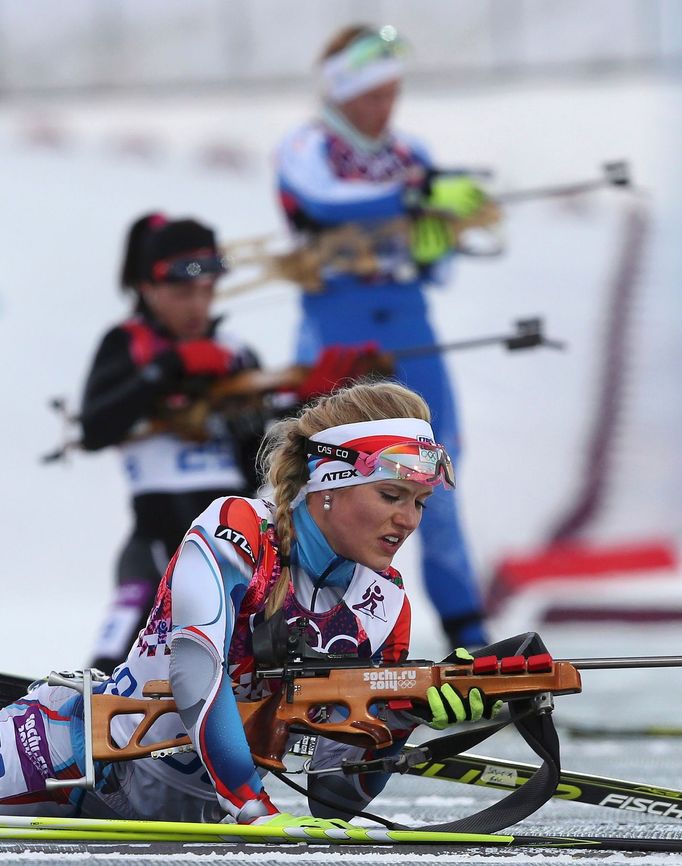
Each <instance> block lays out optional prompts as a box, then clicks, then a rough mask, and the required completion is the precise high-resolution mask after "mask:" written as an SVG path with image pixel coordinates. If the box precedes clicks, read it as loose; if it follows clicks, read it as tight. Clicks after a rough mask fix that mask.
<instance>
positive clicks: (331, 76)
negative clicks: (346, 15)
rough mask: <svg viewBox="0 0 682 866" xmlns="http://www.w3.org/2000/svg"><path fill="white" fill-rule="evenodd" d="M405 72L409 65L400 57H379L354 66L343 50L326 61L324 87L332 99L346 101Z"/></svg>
mask: <svg viewBox="0 0 682 866" xmlns="http://www.w3.org/2000/svg"><path fill="white" fill-rule="evenodd" d="M404 73H405V64H404V62H403V61H402V60H401V59H400V58H398V57H378V58H376V59H375V60H372V61H370V62H368V63H365V64H363V65H362V66H359V67H358V66H351V64H350V63H349V60H348V56H347V55H346V54H345V53H344V52H343V51H342V52H341V53H340V54H335V55H334V56H333V57H330V58H329V59H328V60H325V62H324V63H323V64H322V80H323V84H322V89H323V93H324V96H325V98H326V99H327V100H329V102H333V103H340V102H346V101H348V100H349V99H353V98H354V97H355V96H359V95H360V94H361V93H366V92H367V91H368V90H373V89H374V88H375V87H380V86H381V85H382V84H387V83H388V82H389V81H397V80H399V79H401V78H402V77H403V75H404Z"/></svg>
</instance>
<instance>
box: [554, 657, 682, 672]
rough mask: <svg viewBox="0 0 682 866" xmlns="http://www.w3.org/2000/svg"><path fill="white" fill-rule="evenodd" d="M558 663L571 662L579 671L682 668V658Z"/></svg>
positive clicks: (602, 659)
mask: <svg viewBox="0 0 682 866" xmlns="http://www.w3.org/2000/svg"><path fill="white" fill-rule="evenodd" d="M556 661H566V662H570V663H571V664H572V665H573V666H574V667H576V668H578V670H611V669H615V668H679V667H682V656H625V657H620V658H592V659H556Z"/></svg>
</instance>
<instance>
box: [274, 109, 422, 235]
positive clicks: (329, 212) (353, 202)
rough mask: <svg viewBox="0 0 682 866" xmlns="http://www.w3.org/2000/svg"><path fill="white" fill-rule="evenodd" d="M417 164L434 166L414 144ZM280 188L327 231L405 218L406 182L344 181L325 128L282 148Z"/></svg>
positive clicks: (304, 130)
mask: <svg viewBox="0 0 682 866" xmlns="http://www.w3.org/2000/svg"><path fill="white" fill-rule="evenodd" d="M409 147H410V151H411V154H412V158H413V161H414V163H416V164H419V165H422V166H424V167H427V166H428V165H429V164H430V160H429V158H428V156H427V154H426V152H425V150H424V149H423V148H422V147H421V146H420V145H419V144H418V143H416V142H410V143H409ZM277 163H278V171H277V183H278V186H279V191H280V195H281V197H282V200H283V202H284V203H285V208H286V206H287V201H289V202H292V203H293V204H294V205H295V207H296V208H298V209H299V210H301V211H303V213H305V215H306V216H307V217H309V218H310V219H311V220H313V221H314V222H316V223H320V224H321V225H338V224H340V223H346V222H371V221H374V220H386V219H391V218H393V217H396V216H400V215H401V214H404V213H405V205H404V203H403V197H404V190H405V177H404V172H403V173H402V174H398V173H396V174H395V176H394V177H393V178H390V179H386V180H382V181H380V182H377V181H375V180H369V179H368V180H364V179H362V178H346V177H341V176H339V175H338V174H337V173H336V172H335V170H334V167H333V165H332V164H331V160H330V159H329V154H328V149H327V142H326V136H325V132H324V128H323V127H322V126H321V125H320V124H309V125H307V126H304V127H301V128H300V129H297V130H295V131H294V132H293V133H291V134H290V135H289V136H288V137H287V138H285V139H284V141H283V142H282V144H281V146H280V148H279V151H278V155H277Z"/></svg>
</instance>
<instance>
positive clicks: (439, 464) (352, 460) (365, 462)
mask: <svg viewBox="0 0 682 866" xmlns="http://www.w3.org/2000/svg"><path fill="white" fill-rule="evenodd" d="M307 447H308V455H309V456H310V457H312V458H313V459H315V458H318V459H319V458H326V459H327V460H340V461H342V462H343V463H348V464H350V465H351V466H352V467H353V469H354V470H355V472H357V473H359V474H360V475H361V476H362V477H363V478H368V479H369V477H370V476H371V480H372V481H380V480H384V479H385V480H389V479H390V480H396V479H397V480H401V481H416V482H417V483H419V484H428V485H429V486H430V487H435V486H436V485H437V484H440V483H441V482H442V483H443V485H447V486H448V487H454V486H455V472H454V468H453V465H452V460H451V459H450V455H449V454H448V452H447V451H446V450H445V448H444V447H443V446H442V445H434V444H432V443H430V442H419V441H418V440H416V439H410V440H408V441H406V442H397V443H395V444H393V445H388V446H386V447H385V448H380V449H379V450H378V451H375V452H373V453H372V454H364V453H362V452H361V451H355V450H354V449H353V448H345V447H343V446H341V445H330V444H328V443H326V442H315V441H314V440H312V439H309V440H308V443H307ZM333 474H334V475H339V474H341V473H333ZM323 480H324V479H323ZM356 483H357V482H356Z"/></svg>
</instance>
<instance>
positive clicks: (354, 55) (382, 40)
mask: <svg viewBox="0 0 682 866" xmlns="http://www.w3.org/2000/svg"><path fill="white" fill-rule="evenodd" d="M407 52H408V48H407V42H406V41H405V40H404V39H403V38H402V37H401V36H399V35H398V31H397V30H396V29H395V27H393V26H392V25H390V24H387V25H386V26H384V27H381V28H380V29H379V30H377V31H375V32H372V33H362V34H360V35H359V36H357V37H356V38H355V39H354V40H353V41H352V42H350V43H349V44H348V45H347V46H346V47H345V48H344V49H343V51H342V52H340V53H341V54H343V56H344V58H345V61H346V66H347V68H348V69H361V68H362V67H363V66H366V65H367V64H368V63H372V62H373V61H375V60H383V59H398V60H402V59H404V58H405V56H406V55H407Z"/></svg>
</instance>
